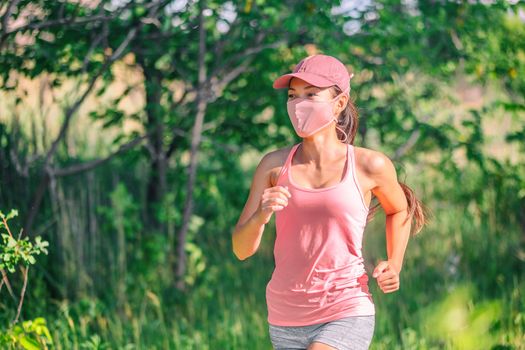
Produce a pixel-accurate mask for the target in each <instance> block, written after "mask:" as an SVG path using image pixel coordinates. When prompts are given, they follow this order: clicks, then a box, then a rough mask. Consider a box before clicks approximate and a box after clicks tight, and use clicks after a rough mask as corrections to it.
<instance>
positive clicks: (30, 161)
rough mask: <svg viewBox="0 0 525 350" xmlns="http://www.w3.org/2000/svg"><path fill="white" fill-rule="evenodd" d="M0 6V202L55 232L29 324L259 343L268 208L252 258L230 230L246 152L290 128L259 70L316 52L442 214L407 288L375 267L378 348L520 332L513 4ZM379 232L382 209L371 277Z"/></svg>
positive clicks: (102, 0) (519, 145)
mask: <svg viewBox="0 0 525 350" xmlns="http://www.w3.org/2000/svg"><path fill="white" fill-rule="evenodd" d="M0 16H1V21H0V23H1V24H0V26H1V27H0V28H1V31H0V81H1V89H0V209H1V210H2V211H4V212H7V211H9V209H11V208H17V209H19V211H20V220H18V221H17V223H16V224H17V226H18V227H16V231H17V232H18V231H19V230H20V229H23V230H24V231H23V232H25V234H26V235H28V236H29V237H35V236H37V235H42V237H44V238H45V239H46V240H48V241H49V242H50V245H49V255H48V256H45V257H39V258H38V259H39V263H38V264H37V265H36V267H35V269H34V270H33V271H31V272H30V273H29V280H30V281H29V287H28V290H27V295H26V302H25V306H24V309H23V311H22V315H21V318H22V319H34V318H37V317H45V319H46V321H47V326H48V328H49V330H50V332H51V335H52V337H53V340H54V343H55V346H56V347H57V348H68V349H69V348H127V349H134V348H148V349H156V348H158V349H161V348H162V349H166V348H174V349H271V345H270V342H269V338H268V332H267V323H266V316H267V312H266V304H265V296H264V290H265V285H266V283H267V282H268V280H269V278H270V276H271V272H272V269H273V255H272V249H273V240H274V238H275V232H274V229H273V222H274V221H273V219H272V221H271V222H270V225H268V226H267V229H266V232H265V234H264V236H263V242H262V243H261V247H260V249H259V251H258V252H257V254H256V255H254V256H252V257H250V258H249V259H247V260H245V261H239V260H237V259H236V258H235V256H234V255H233V253H232V247H231V233H232V230H233V227H234V225H235V223H236V220H237V219H238V216H239V214H240V211H241V210H242V207H243V205H244V203H245V201H246V198H247V195H248V189H249V186H250V183H251V179H252V175H253V171H254V169H255V167H256V166H257V164H258V162H259V160H260V159H261V158H262V156H263V155H264V154H265V153H267V152H269V151H272V150H275V149H277V148H281V147H286V146H289V145H290V144H292V143H296V142H298V141H299V140H298V139H297V138H296V136H295V134H294V133H293V129H292V128H291V125H290V124H289V120H288V117H287V115H286V109H285V107H284V106H285V102H286V96H285V94H284V93H283V91H280V90H274V89H273V88H272V87H271V83H272V82H273V80H274V79H275V78H277V77H278V76H279V75H281V74H283V73H286V72H289V71H291V69H293V67H294V65H295V64H296V63H297V62H298V61H299V60H300V59H301V58H303V57H304V56H306V55H309V54H313V53H326V54H330V55H333V56H336V57H338V58H339V59H340V60H341V61H343V62H344V63H345V64H347V67H348V69H349V71H351V72H354V73H355V76H354V77H353V79H352V90H351V98H352V100H353V101H354V102H355V104H356V105H357V106H358V109H359V113H360V127H359V135H358V138H357V139H356V145H358V146H361V147H367V148H371V149H376V150H379V151H381V152H384V153H385V154H387V155H388V156H389V157H391V158H392V159H393V160H394V161H395V164H396V167H397V169H398V176H399V178H400V179H401V180H403V181H404V182H406V183H407V184H408V185H410V186H411V187H412V188H413V189H414V190H415V191H416V193H417V194H418V196H419V198H420V199H421V200H422V201H423V203H424V204H425V205H426V206H427V207H428V208H429V209H431V211H432V212H433V220H432V222H431V223H430V224H429V225H428V226H427V227H426V228H425V229H424V231H423V232H422V234H421V236H419V237H417V238H415V239H413V240H411V241H410V243H409V246H408V249H407V253H406V257H405V263H404V268H403V271H402V274H401V289H400V290H399V291H398V292H396V293H391V294H382V293H381V291H380V289H379V288H378V287H377V285H376V284H375V281H374V280H372V279H371V280H370V289H371V293H372V294H373V296H374V301H375V304H376V309H377V318H376V330H375V335H374V340H373V344H372V347H371V348H372V349H523V348H525V346H524V344H525V335H524V329H525V311H524V305H525V296H524V294H523V290H525V283H524V280H523V274H524V269H523V266H524V261H525V242H524V237H525V167H524V153H525V147H524V142H523V140H524V139H525V123H524V122H525V118H524V110H525V101H524V98H523V97H524V96H525V79H524V77H525V24H524V21H525V6H524V4H523V3H522V2H519V1H468V2H467V1H458V2H453V1H421V2H417V1H409V0H405V1H401V2H399V1H391V0H385V1H371V0H369V1H346V0H345V1H328V0H322V1H321V0H311V1H310V0H309V1H291V0H287V1H277V0H274V1H272V0H268V1H266V0H246V1H238V2H234V1H212V0H208V1H185V0H170V1H167V0H164V1H161V0H155V1H139V0H132V1H129V2H127V1H124V0H119V1H116V0H113V1H109V0H99V1H96V0H92V1H87V0H76V1H72V0H70V1H65V0H63V1H27V0H20V1H17V0H14V1H13V0H11V1H4V2H2V3H1V4H0ZM16 224H15V226H16ZM384 232H385V228H384V216H381V214H379V215H378V216H377V217H376V218H375V219H374V220H373V221H372V222H371V223H370V224H369V225H368V226H367V228H366V231H365V242H364V254H365V260H366V262H367V270H368V271H371V268H373V265H374V263H375V262H376V261H377V260H379V259H382V258H384V257H385V254H386V248H385V237H384ZM13 277H14V278H15V281H16V276H13ZM19 287H20V284H14V288H19ZM0 295H1V298H0V307H1V310H2V312H0V319H1V320H2V327H3V328H4V329H7V327H8V324H9V321H10V320H12V319H13V318H14V315H15V314H16V308H15V306H14V305H16V304H14V303H13V302H12V300H10V298H9V295H8V294H7V292H6V290H5V289H3V290H0Z"/></svg>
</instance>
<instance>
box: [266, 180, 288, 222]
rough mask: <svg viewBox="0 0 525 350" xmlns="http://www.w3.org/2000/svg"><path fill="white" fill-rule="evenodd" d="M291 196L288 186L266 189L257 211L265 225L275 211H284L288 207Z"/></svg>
mask: <svg viewBox="0 0 525 350" xmlns="http://www.w3.org/2000/svg"><path fill="white" fill-rule="evenodd" d="M291 196H292V195H291V193H290V192H289V191H288V187H287V186H274V187H270V188H267V189H265V190H264V192H263V194H262V196H261V201H260V203H259V208H258V209H257V211H258V215H259V216H260V217H261V218H262V221H263V223H265V224H266V223H268V221H270V218H271V216H272V214H273V212H274V211H277V210H282V209H284V207H286V206H287V205H288V198H290V197H291Z"/></svg>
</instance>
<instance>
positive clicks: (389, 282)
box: [372, 261, 399, 293]
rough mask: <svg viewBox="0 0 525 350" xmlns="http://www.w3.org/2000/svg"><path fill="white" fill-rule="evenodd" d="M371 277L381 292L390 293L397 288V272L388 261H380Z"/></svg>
mask: <svg viewBox="0 0 525 350" xmlns="http://www.w3.org/2000/svg"><path fill="white" fill-rule="evenodd" d="M372 277H374V278H376V281H377V284H378V285H379V287H380V288H381V290H382V291H383V293H391V292H395V291H396V290H398V289H399V272H398V270H397V268H396V267H395V266H394V265H393V264H392V262H390V261H380V262H379V263H378V264H377V266H376V268H375V269H374V272H373V273H372Z"/></svg>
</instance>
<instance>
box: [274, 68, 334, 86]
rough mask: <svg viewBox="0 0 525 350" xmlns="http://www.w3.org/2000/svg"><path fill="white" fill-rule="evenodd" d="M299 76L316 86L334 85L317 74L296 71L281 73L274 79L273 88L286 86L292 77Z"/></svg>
mask: <svg viewBox="0 0 525 350" xmlns="http://www.w3.org/2000/svg"><path fill="white" fill-rule="evenodd" d="M294 77H295V78H299V79H302V80H304V81H306V82H307V83H309V84H312V85H314V86H318V87H327V86H332V85H335V84H334V82H332V81H330V80H328V79H326V78H323V77H321V76H319V75H317V74H313V73H308V72H298V73H288V74H284V75H281V76H280V77H279V78H277V79H275V81H274V82H273V88H274V89H284V88H288V84H289V82H290V80H291V79H292V78H294Z"/></svg>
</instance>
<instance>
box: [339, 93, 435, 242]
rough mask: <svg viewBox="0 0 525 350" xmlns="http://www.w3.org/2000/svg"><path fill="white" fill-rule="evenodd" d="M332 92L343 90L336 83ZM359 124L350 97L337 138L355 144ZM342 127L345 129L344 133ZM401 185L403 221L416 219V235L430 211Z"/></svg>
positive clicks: (375, 209)
mask: <svg viewBox="0 0 525 350" xmlns="http://www.w3.org/2000/svg"><path fill="white" fill-rule="evenodd" d="M330 92H331V94H332V97H335V96H337V95H338V94H340V93H341V92H342V91H341V89H339V88H338V87H337V86H335V85H334V86H332V87H331V88H330ZM358 125H359V113H358V111H357V108H356V106H355V104H354V102H353V101H352V99H351V98H350V97H349V98H348V102H347V104H346V106H345V108H344V109H343V110H342V111H341V113H340V114H339V116H338V118H337V128H336V132H337V138H338V139H339V140H341V141H342V142H345V143H348V144H351V145H353V144H354V140H355V136H356V134H357V127H358ZM341 129H342V130H344V133H343V131H342V130H341ZM345 134H346V135H345ZM345 138H346V140H345ZM399 185H400V186H401V188H402V189H403V192H404V193H405V196H406V199H407V202H408V208H407V217H406V219H405V221H404V222H403V223H405V222H406V220H409V219H413V220H414V221H415V226H414V227H413V228H412V229H411V236H415V235H416V234H418V233H419V232H420V231H421V229H422V228H423V226H424V225H425V224H427V223H428V211H427V209H426V208H425V207H424V206H423V204H422V203H421V201H419V199H417V198H416V195H415V194H414V191H413V190H412V189H411V188H410V187H408V186H407V185H406V184H404V183H402V182H399ZM380 204H381V203H377V204H376V205H374V206H373V207H371V208H370V211H369V213H368V218H367V222H368V221H370V220H371V219H372V218H373V217H374V215H375V213H376V212H377V210H378V209H379V206H380Z"/></svg>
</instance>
